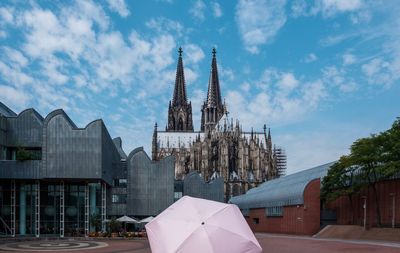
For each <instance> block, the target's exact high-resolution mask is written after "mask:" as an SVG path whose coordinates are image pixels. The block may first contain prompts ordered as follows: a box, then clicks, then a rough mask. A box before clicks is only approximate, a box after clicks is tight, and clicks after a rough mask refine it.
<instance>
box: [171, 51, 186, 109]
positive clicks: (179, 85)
mask: <svg viewBox="0 0 400 253" xmlns="http://www.w3.org/2000/svg"><path fill="white" fill-rule="evenodd" d="M178 53H179V58H178V65H177V67H176V77H175V87H174V96H173V98H172V105H173V106H177V105H186V104H187V98H186V84H185V73H184V71H183V61H182V53H183V51H182V48H181V47H179V50H178Z"/></svg>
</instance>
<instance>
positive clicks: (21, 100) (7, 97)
mask: <svg viewBox="0 0 400 253" xmlns="http://www.w3.org/2000/svg"><path fill="white" fill-rule="evenodd" d="M30 99H31V96H30V95H29V94H27V93H26V92H24V91H23V89H16V88H14V87H11V86H5V85H0V101H1V102H3V103H5V104H6V105H7V106H9V107H11V108H16V109H18V110H22V109H25V108H26V106H27V105H28V102H29V101H30Z"/></svg>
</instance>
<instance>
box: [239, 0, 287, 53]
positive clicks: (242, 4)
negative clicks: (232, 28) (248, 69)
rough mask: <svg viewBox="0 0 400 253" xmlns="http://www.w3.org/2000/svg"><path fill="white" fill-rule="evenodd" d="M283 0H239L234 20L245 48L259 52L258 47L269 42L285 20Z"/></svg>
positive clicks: (252, 51)
mask: <svg viewBox="0 0 400 253" xmlns="http://www.w3.org/2000/svg"><path fill="white" fill-rule="evenodd" d="M285 4H286V1H284V0H276V1H272V0H240V1H239V3H238V4H237V6H236V21H237V24H238V27H239V32H240V35H241V37H242V40H243V43H244V46H245V49H246V50H247V51H249V52H250V53H252V54H257V53H259V51H260V49H259V47H260V46H262V45H264V44H266V43H268V42H271V41H272V40H273V38H274V37H275V36H276V34H277V33H278V31H279V29H280V28H281V27H282V26H283V25H284V24H285V22H286V14H285Z"/></svg>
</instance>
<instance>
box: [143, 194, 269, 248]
mask: <svg viewBox="0 0 400 253" xmlns="http://www.w3.org/2000/svg"><path fill="white" fill-rule="evenodd" d="M146 231H147V235H148V238H149V242H150V247H151V251H152V253H172V252H174V253H178V252H181V253H211V252H213V253H225V252H226V253H239V252H240V253H244V252H248V253H259V252H261V251H262V248H261V246H260V244H259V243H258V241H257V239H256V238H255V236H254V234H253V232H252V231H251V230H250V228H249V226H248V225H247V223H246V221H245V219H244V218H243V215H242V213H241V212H240V210H239V208H238V207H237V206H236V205H232V204H224V203H220V202H215V201H210V200H205V199H198V198H192V197H188V196H185V197H183V198H181V199H180V200H178V201H177V202H175V203H174V204H172V205H171V206H170V207H168V208H167V209H165V210H164V212H162V213H161V214H159V215H158V216H157V217H156V218H154V219H153V220H152V221H150V222H149V223H147V225H146Z"/></svg>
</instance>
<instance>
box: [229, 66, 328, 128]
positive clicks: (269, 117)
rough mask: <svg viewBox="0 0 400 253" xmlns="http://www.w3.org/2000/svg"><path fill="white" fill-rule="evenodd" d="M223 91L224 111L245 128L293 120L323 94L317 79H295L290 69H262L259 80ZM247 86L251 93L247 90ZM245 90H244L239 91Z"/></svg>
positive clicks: (322, 87) (324, 93)
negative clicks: (225, 96)
mask: <svg viewBox="0 0 400 253" xmlns="http://www.w3.org/2000/svg"><path fill="white" fill-rule="evenodd" d="M250 87H251V89H250ZM240 89H241V90H242V91H238V90H229V91H228V92H227V99H226V100H227V102H228V111H230V112H231V113H232V115H233V117H234V118H238V119H239V120H240V122H241V123H242V124H243V125H244V127H245V128H249V127H251V126H262V125H263V124H264V123H266V122H267V121H268V124H286V123H288V122H293V121H297V120H299V119H302V118H304V116H305V115H306V114H307V113H309V112H312V111H313V110H315V109H316V108H317V106H318V104H319V103H320V101H321V100H322V99H323V98H324V97H325V96H326V88H325V85H324V83H323V82H322V81H321V80H315V81H302V80H298V79H297V78H296V76H295V75H294V74H293V73H290V72H280V71H277V70H274V69H266V70H265V71H264V73H263V75H262V76H261V78H260V79H259V80H256V81H254V82H253V84H251V83H250V82H245V83H244V84H243V85H242V86H241V87H240ZM250 90H251V93H248V91H250ZM243 91H245V93H243Z"/></svg>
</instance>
